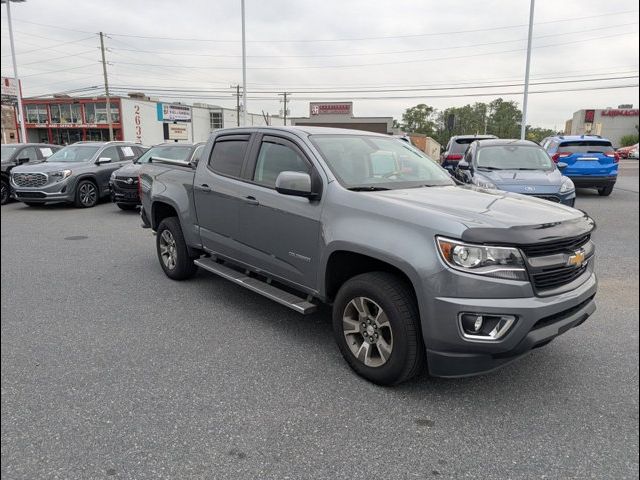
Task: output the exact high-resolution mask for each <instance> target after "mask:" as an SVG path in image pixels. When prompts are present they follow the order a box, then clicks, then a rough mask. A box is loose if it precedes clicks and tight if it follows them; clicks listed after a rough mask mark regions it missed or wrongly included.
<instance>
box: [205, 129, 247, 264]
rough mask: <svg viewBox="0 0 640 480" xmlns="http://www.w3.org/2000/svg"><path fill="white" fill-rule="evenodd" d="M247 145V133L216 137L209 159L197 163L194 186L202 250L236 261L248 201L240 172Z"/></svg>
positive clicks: (239, 253) (239, 250)
mask: <svg viewBox="0 0 640 480" xmlns="http://www.w3.org/2000/svg"><path fill="white" fill-rule="evenodd" d="M250 141H251V135H250V134H248V133H247V134H232V135H221V136H218V137H217V138H216V139H215V143H214V145H213V148H212V150H211V153H210V155H209V158H201V159H200V162H199V165H198V168H197V169H196V174H195V177H194V183H193V198H194V202H195V207H196V215H197V219H198V226H199V229H200V238H201V241H202V244H203V246H204V247H205V248H206V249H208V250H209V251H212V252H215V253H219V254H221V255H224V256H227V257H230V258H233V259H239V257H240V256H241V252H242V249H241V248H239V246H238V240H237V239H238V222H239V220H238V219H239V216H240V211H241V206H242V205H243V204H244V203H245V202H246V201H247V200H246V199H245V198H244V197H245V196H246V194H245V193H244V190H243V188H242V187H243V185H244V181H243V180H242V172H243V168H244V163H245V159H246V157H247V154H248V152H249V144H250ZM203 162H206V165H202V163H203Z"/></svg>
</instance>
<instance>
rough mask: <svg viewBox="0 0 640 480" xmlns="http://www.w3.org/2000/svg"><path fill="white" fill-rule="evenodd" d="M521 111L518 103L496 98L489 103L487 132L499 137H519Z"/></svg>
mask: <svg viewBox="0 0 640 480" xmlns="http://www.w3.org/2000/svg"><path fill="white" fill-rule="evenodd" d="M521 122H522V112H521V111H520V109H519V108H518V104H517V103H516V102H513V101H509V102H506V101H504V100H503V99H502V98H498V99H496V100H494V101H493V102H491V103H490V104H489V121H488V125H487V133H491V134H493V135H496V136H497V137H499V138H520V123H521Z"/></svg>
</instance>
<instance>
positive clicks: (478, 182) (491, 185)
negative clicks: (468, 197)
mask: <svg viewBox="0 0 640 480" xmlns="http://www.w3.org/2000/svg"><path fill="white" fill-rule="evenodd" d="M473 184H474V185H477V186H478V187H480V188H488V189H490V190H496V189H497V188H498V187H496V184H495V183H493V182H490V181H489V180H481V179H476V178H474V179H473Z"/></svg>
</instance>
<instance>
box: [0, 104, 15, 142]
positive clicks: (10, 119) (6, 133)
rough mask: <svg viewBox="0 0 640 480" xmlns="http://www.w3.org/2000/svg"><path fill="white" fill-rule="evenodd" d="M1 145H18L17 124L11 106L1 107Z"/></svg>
mask: <svg viewBox="0 0 640 480" xmlns="http://www.w3.org/2000/svg"><path fill="white" fill-rule="evenodd" d="M2 143H18V124H17V122H16V109H15V107H14V106H13V105H2Z"/></svg>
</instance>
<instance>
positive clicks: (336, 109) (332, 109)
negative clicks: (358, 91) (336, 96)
mask: <svg viewBox="0 0 640 480" xmlns="http://www.w3.org/2000/svg"><path fill="white" fill-rule="evenodd" d="M309 107H310V111H311V115H331V114H333V115H351V113H352V110H353V103H351V102H341V103H337V102H329V103H311V104H310V105H309Z"/></svg>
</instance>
